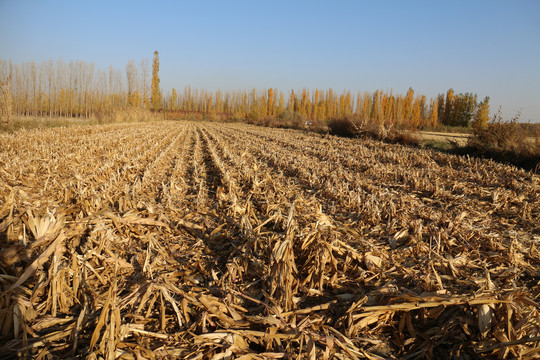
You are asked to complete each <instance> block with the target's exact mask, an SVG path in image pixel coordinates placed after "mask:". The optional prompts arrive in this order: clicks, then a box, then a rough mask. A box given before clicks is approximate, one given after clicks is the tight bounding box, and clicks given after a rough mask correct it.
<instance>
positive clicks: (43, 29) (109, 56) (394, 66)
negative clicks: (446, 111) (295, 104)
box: [0, 0, 540, 122]
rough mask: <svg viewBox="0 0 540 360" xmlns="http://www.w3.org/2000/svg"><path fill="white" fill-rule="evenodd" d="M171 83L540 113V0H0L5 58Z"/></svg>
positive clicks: (536, 116) (0, 50)
mask: <svg viewBox="0 0 540 360" xmlns="http://www.w3.org/2000/svg"><path fill="white" fill-rule="evenodd" d="M154 50H158V51H159V56H160V77H161V85H162V88H163V90H164V91H168V90H170V89H172V88H173V87H174V88H177V89H183V88H184V87H185V86H186V85H190V86H191V87H192V88H198V89H201V88H205V89H208V90H216V89H218V88H220V89H223V90H235V89H251V88H257V89H262V88H268V87H273V88H278V89H279V90H282V91H285V92H288V91H290V89H295V90H297V89H298V90H299V89H302V88H304V87H305V88H308V89H314V88H320V89H327V88H333V89H334V90H336V91H341V90H344V89H347V90H351V91H353V92H356V91H375V90H376V89H382V90H385V91H386V90H390V89H393V90H394V93H403V94H404V93H405V92H406V91H407V89H408V88H409V87H412V88H413V89H414V90H415V92H416V93H422V94H425V95H427V96H428V97H435V96H436V95H437V94H439V93H443V92H446V90H448V89H449V88H453V89H454V90H455V92H457V93H459V92H473V93H477V94H478V96H479V98H483V97H484V96H490V97H491V110H492V112H495V111H496V109H497V108H498V107H499V106H502V109H503V114H504V116H505V117H506V118H510V117H511V116H513V115H515V114H516V112H517V111H518V110H520V109H521V110H522V116H521V120H522V121H528V120H532V121H535V122H540V1H538V0H529V1H520V0H511V1H510V0H508V1H499V0H490V1H483V0H469V1H436V0H431V1H427V0H426V1H397V0H396V1H373V0H372V1H316V0H311V1H293V0H289V1H281V0H273V1H258V0H250V1H224V0H221V1H210V0H205V1H203V0H201V1H195V0H192V1H99V0H98V1H35V0H0V57H2V58H4V59H7V60H12V61H13V62H14V63H20V62H27V61H31V60H35V61H38V62H39V61H44V60H48V59H58V58H62V59H63V60H65V61H70V60H84V61H87V62H94V63H95V64H96V66H98V67H100V68H102V69H106V68H107V67H108V66H109V65H112V66H114V67H115V68H117V69H122V71H124V69H125V65H126V63H127V61H128V60H130V59H133V60H135V61H136V63H139V61H140V60H142V59H143V58H147V59H149V60H150V61H151V59H152V56H153V52H154Z"/></svg>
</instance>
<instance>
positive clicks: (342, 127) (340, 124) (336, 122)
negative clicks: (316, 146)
mask: <svg viewBox="0 0 540 360" xmlns="http://www.w3.org/2000/svg"><path fill="white" fill-rule="evenodd" d="M328 130H329V131H330V133H331V134H334V135H338V136H344V137H354V136H357V135H358V133H357V128H356V126H355V124H354V122H353V121H352V119H351V118H348V117H346V118H339V119H331V120H330V121H328Z"/></svg>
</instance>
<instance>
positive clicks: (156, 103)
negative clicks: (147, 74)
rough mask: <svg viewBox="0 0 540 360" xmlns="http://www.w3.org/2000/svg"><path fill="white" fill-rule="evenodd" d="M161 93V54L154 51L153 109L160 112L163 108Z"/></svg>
mask: <svg viewBox="0 0 540 360" xmlns="http://www.w3.org/2000/svg"><path fill="white" fill-rule="evenodd" d="M160 105H161V92H160V91H159V54H158V52H157V50H156V51H154V61H153V62H152V109H153V110H154V111H156V110H158V109H159V108H160V107H161V106H160Z"/></svg>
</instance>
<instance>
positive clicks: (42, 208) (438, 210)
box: [0, 121, 540, 359]
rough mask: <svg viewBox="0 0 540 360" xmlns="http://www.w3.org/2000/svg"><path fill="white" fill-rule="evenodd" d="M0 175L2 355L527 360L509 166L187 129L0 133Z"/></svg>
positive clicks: (536, 210)
mask: <svg viewBox="0 0 540 360" xmlns="http://www.w3.org/2000/svg"><path fill="white" fill-rule="evenodd" d="M423 136H425V137H428V138H433V139H438V138H439V137H442V138H449V137H451V138H452V139H458V140H459V141H462V140H463V139H466V137H464V136H462V135H456V134H439V133H424V135H423ZM0 164H2V166H1V167H0V254H1V255H0V291H1V293H0V332H1V334H0V335H1V337H0V353H2V354H6V356H8V357H9V356H10V357H11V358H17V354H19V356H26V357H31V358H35V357H40V358H45V357H61V356H64V357H70V356H71V354H84V355H86V356H90V357H91V358H115V357H121V358H125V359H135V358H138V357H144V358H152V357H155V358H166V357H168V358H186V359H196V358H215V359H221V358H223V359H226V358H231V359H232V358H242V359H273V358H294V359H297V358H298V359H363V358H366V359H381V358H410V359H412V358H416V357H420V358H422V357H430V358H457V357H458V356H467V357H469V358H478V357H487V358H498V357H520V356H523V357H527V356H533V355H534V356H536V355H538V345H539V341H540V339H539V338H538V334H539V332H540V322H539V321H538V319H539V318H540V316H539V311H540V305H539V302H540V245H539V243H540V176H537V175H533V174H531V173H528V172H525V171H521V170H518V169H516V168H515V167H510V166H506V165H501V164H498V163H495V162H492V161H485V160H479V159H474V158H467V157H457V156H451V155H447V154H443V153H439V152H434V151H430V150H424V149H416V148H411V147H404V146H401V145H391V144H384V143H381V142H378V141H373V140H368V139H361V140H360V139H343V138H338V137H334V136H327V135H318V134H312V133H306V132H301V131H294V130H283V129H269V128H262V127H255V126H248V125H243V124H218V123H204V122H186V121H161V122H149V123H120V124H109V125H99V126H84V127H83V126H81V127H79V126H76V127H68V128H57V129H31V130H21V131H19V132H17V133H15V134H9V133H3V134H0Z"/></svg>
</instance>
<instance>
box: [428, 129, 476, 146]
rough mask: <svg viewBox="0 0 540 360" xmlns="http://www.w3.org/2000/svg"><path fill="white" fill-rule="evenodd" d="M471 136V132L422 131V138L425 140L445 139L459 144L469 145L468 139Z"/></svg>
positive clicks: (444, 140)
mask: <svg viewBox="0 0 540 360" xmlns="http://www.w3.org/2000/svg"><path fill="white" fill-rule="evenodd" d="M470 137H471V135H470V134H458V133H445V132H432V131H422V132H420V138H421V139H422V140H424V141H443V142H448V143H451V144H453V143H455V144H457V145H459V146H465V145H467V141H468V140H469V138H470Z"/></svg>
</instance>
